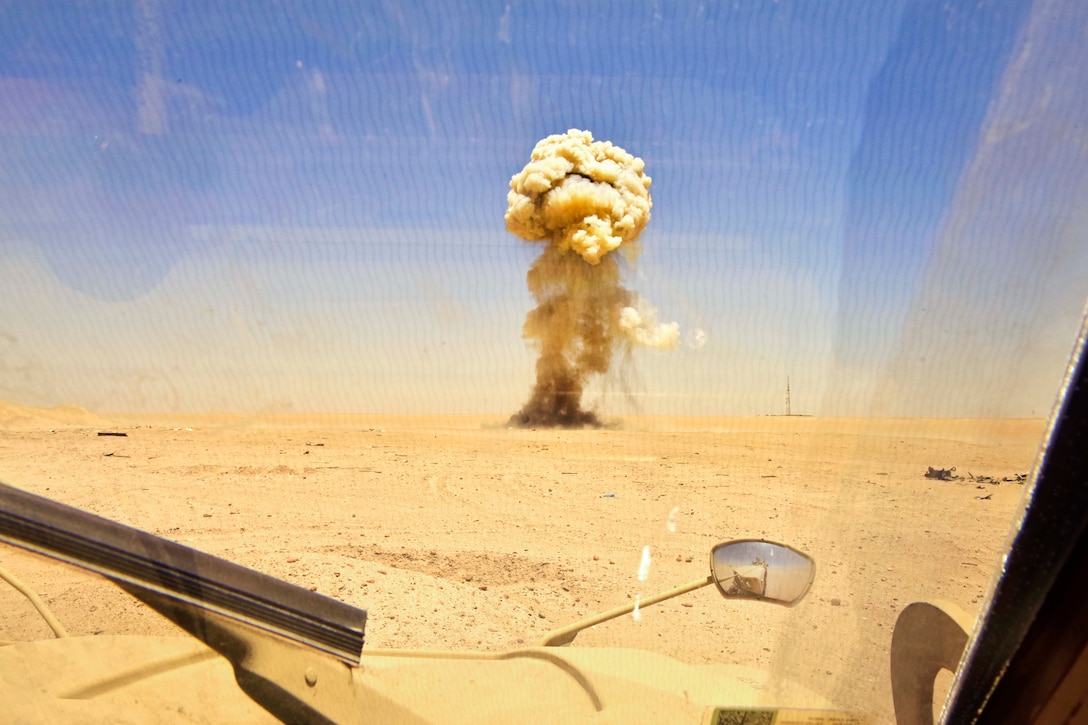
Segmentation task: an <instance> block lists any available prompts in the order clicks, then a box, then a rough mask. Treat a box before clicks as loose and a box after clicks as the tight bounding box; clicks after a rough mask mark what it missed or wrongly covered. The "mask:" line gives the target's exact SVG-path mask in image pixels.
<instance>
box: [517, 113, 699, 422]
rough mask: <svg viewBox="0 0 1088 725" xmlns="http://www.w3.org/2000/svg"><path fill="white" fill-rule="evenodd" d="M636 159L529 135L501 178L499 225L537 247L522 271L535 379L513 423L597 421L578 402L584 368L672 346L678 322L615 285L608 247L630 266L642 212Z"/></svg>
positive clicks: (642, 177) (604, 145)
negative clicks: (530, 302)
mask: <svg viewBox="0 0 1088 725" xmlns="http://www.w3.org/2000/svg"><path fill="white" fill-rule="evenodd" d="M644 167H645V163H644V162H643V161H642V159H640V158H637V157H635V156H633V155H631V154H629V153H628V152H627V151H624V150H623V149H622V148H620V147H619V146H615V145H613V144H612V143H611V142H608V141H594V140H593V135H592V134H591V133H589V132H588V131H579V130H577V129H571V130H570V131H567V133H565V134H556V135H552V136H548V137H547V138H545V139H544V140H542V141H540V142H539V143H537V145H536V146H535V147H534V148H533V153H532V156H531V158H530V161H529V163H528V164H526V166H525V168H524V169H522V170H521V172H519V173H518V174H515V175H514V177H513V178H511V179H510V192H509V193H508V194H507V197H506V199H507V203H508V208H507V211H506V228H507V229H508V230H509V231H511V232H513V233H514V234H516V235H518V236H519V237H521V238H523V239H526V240H528V241H530V242H540V243H542V244H544V245H546V246H545V247H544V251H543V252H542V253H541V255H540V256H539V257H537V259H536V261H534V262H533V265H532V267H531V268H530V269H529V274H528V276H527V281H528V284H529V291H530V292H531V293H532V295H533V297H534V299H535V300H536V302H537V306H536V308H535V309H533V310H532V311H530V312H529V314H528V315H527V317H526V318H525V326H524V329H523V331H522V335H523V337H524V338H525V339H527V340H530V341H532V342H533V343H534V344H535V345H536V346H537V347H538V349H539V351H540V355H539V357H538V359H537V362H536V384H535V385H534V387H533V392H532V395H531V396H530V398H529V401H528V402H527V403H525V405H524V406H523V407H522V409H521V411H519V412H518V413H516V414H515V415H514V416H512V417H511V419H510V422H511V423H512V424H514V425H519V426H525V427H528V426H563V427H583V426H599V425H600V421H599V420H598V418H597V415H596V413H594V412H593V411H591V410H585V409H583V408H582V391H583V389H584V388H585V385H586V382H587V380H588V378H589V377H590V376H591V375H594V374H601V373H604V372H607V371H608V368H609V365H610V363H611V361H612V358H613V355H614V353H615V352H616V351H617V350H620V349H622V350H630V349H631V347H633V346H636V345H637V346H643V347H652V348H658V349H667V348H672V347H675V346H676V344H677V342H678V340H679V337H680V328H679V326H678V325H677V324H676V323H675V322H672V323H669V324H658V323H657V312H656V311H655V310H654V308H653V307H651V306H650V305H649V304H648V303H647V302H646V301H645V300H643V299H641V298H640V297H639V296H638V295H637V294H635V293H634V292H632V291H630V290H628V289H626V288H624V287H623V285H622V284H620V268H619V265H618V263H617V259H616V255H615V254H614V253H616V252H618V253H620V254H622V255H623V257H624V259H625V261H627V262H628V263H629V264H631V265H633V264H634V263H635V260H636V259H637V257H638V251H639V250H638V245H637V244H636V243H635V242H636V240H637V239H638V237H639V235H640V234H641V233H642V230H643V228H644V227H645V226H646V223H647V222H648V221H649V220H650V207H651V206H652V202H651V200H650V177H649V176H647V175H646V174H645V173H643V169H644Z"/></svg>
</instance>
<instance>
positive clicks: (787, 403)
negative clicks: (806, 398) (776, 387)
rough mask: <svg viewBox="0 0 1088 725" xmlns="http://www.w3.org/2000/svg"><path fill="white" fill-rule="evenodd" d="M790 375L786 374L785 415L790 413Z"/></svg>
mask: <svg viewBox="0 0 1088 725" xmlns="http://www.w3.org/2000/svg"><path fill="white" fill-rule="evenodd" d="M790 414H791V413H790V376H789V375H787V376H786V415H790Z"/></svg>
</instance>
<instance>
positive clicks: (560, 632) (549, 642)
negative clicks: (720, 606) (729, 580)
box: [540, 574, 714, 647]
mask: <svg viewBox="0 0 1088 725" xmlns="http://www.w3.org/2000/svg"><path fill="white" fill-rule="evenodd" d="M713 583H714V575H713V574H711V575H709V576H707V577H704V578H702V579H697V580H695V581H693V582H688V583H687V584H684V585H683V586H679V587H676V588H674V589H669V590H667V591H664V592H660V593H659V594H655V595H653V596H652V597H646V598H645V599H640V600H638V601H637V602H628V603H627V604H624V605H623V606H622V607H616V608H615V609H609V610H608V611H607V612H601V613H600V614H595V615H593V616H592V617H587V618H585V619H580V620H578V621H577V622H574V623H573V624H568V625H567V626H566V627H562V628H560V629H554V630H552V631H551V632H548V634H547V635H545V637H544V639H542V640H541V641H540V646H541V647H562V646H565V645H568V644H570V643H571V642H573V641H574V638H575V637H577V636H578V633H579V632H581V631H582V630H583V629H587V628H589V627H592V626H594V625H597V624H600V623H602V622H607V621H608V620H610V619H615V618H616V617H622V616H623V615H625V614H630V613H631V612H633V611H635V607H638V608H640V609H642V608H644V607H648V606H650V605H651V604H657V603H658V602H663V601H665V600H666V599H672V598H673V597H678V596H680V595H681V594H687V593H688V592H693V591H695V590H696V589H702V588H703V587H705V586H709V585H711V584H713Z"/></svg>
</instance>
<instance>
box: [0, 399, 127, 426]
mask: <svg viewBox="0 0 1088 725" xmlns="http://www.w3.org/2000/svg"><path fill="white" fill-rule="evenodd" d="M112 425H113V423H112V422H111V421H109V420H107V419H106V418H103V417H101V416H98V415H95V414H94V413H90V412H88V411H86V410H84V409H83V408H80V407H79V406H76V405H58V406H57V407H55V408H33V407H31V406H28V405H16V404H15V403H5V402H4V401H2V400H0V430H48V429H50V428H108V427H110V426H112Z"/></svg>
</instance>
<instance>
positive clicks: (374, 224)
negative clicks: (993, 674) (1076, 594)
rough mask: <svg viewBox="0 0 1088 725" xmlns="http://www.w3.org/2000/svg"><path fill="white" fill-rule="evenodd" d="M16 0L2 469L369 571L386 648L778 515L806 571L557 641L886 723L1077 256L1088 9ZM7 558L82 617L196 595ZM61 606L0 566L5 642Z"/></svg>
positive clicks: (655, 564)
mask: <svg viewBox="0 0 1088 725" xmlns="http://www.w3.org/2000/svg"><path fill="white" fill-rule="evenodd" d="M4 14H5V16H6V19H5V21H4V22H3V23H0V160H2V161H0V245H2V250H3V253H2V255H0V401H2V402H0V480H2V481H3V482H4V483H8V484H12V485H14V486H17V487H19V488H23V489H26V490H28V491H32V492H34V493H38V494H42V495H45V496H47V497H49V498H53V499H55V500H58V501H61V502H63V503H67V504H71V505H74V506H77V507H79V508H82V509H85V510H87V511H91V512H94V513H97V514H100V515H103V516H106V517H109V518H112V519H115V520H117V521H120V522H122V523H125V524H129V525H132V526H136V527H139V528H141V529H144V530H146V531H149V532H152V533H155V534H159V535H162V536H164V537H167V538H169V539H172V540H174V541H178V542H181V543H184V544H189V545H192V546H194V547H196V548H199V549H201V550H203V551H207V552H209V553H211V554H215V555H217V556H222V557H224V558H227V559H230V560H232V561H235V562H238V563H240V564H243V565H245V566H248V567H252V568H254V569H257V570H259V571H262V572H265V573H268V574H272V575H274V576H276V577H280V578H282V579H284V580H286V581H288V582H292V583H295V584H298V585H300V586H303V587H305V588H308V589H312V590H314V591H317V592H320V593H323V594H326V595H329V596H331V597H335V598H337V599H340V600H343V601H344V602H348V603H350V604H353V605H356V606H359V607H362V608H365V609H367V610H368V612H369V614H370V619H369V620H368V625H367V645H366V646H367V648H368V649H381V648H421V649H456V650H483V651H489V652H500V651H505V650H510V649H514V648H519V647H526V646H530V645H534V644H536V643H538V642H539V641H540V640H541V638H543V637H544V636H545V635H546V634H547V633H548V632H550V631H552V630H555V629H556V628H559V627H562V626H564V625H567V624H568V623H570V622H574V621H576V620H579V619H582V618H584V617H588V616H591V615H594V614H595V613H598V612H601V611H603V610H607V609H610V608H612V607H614V606H618V605H622V604H624V603H625V602H629V601H635V600H644V599H646V598H648V597H651V596H653V595H655V594H657V593H658V592H661V591H663V590H667V589H669V588H671V587H676V586H679V585H683V584H685V583H687V582H689V581H692V580H696V579H698V578H699V577H705V576H707V575H708V570H707V560H708V554H709V551H710V549H711V548H712V547H713V546H714V545H715V544H717V543H718V542H721V541H726V540H730V539H768V540H773V541H776V542H781V543H783V544H786V545H788V546H791V547H793V548H795V549H797V550H800V551H803V552H805V553H807V554H809V555H810V556H811V557H812V558H813V559H814V560H815V562H816V573H815V579H814V581H813V583H812V586H811V589H810V590H809V592H808V594H807V596H806V598H805V599H803V600H802V601H801V602H799V603H798V604H797V605H796V606H794V607H792V608H784V607H774V606H763V605H762V604H760V603H759V602H754V601H753V602H748V601H723V600H722V599H721V598H720V597H719V596H718V594H717V593H716V592H715V591H714V587H707V588H703V589H698V590H692V591H691V592H689V593H686V594H683V595H680V596H677V597H675V598H673V599H669V600H667V601H664V602H662V603H660V604H657V605H655V606H654V607H653V608H649V607H648V608H645V609H643V608H636V609H635V610H634V611H633V612H632V614H631V615H630V616H628V615H624V616H623V617H620V618H618V619H615V620H614V621H610V622H607V623H604V624H600V625H598V626H596V627H593V628H590V629H587V630H586V631H584V632H582V633H581V634H580V635H579V636H578V639H577V641H576V642H575V643H574V645H573V646H574V647H583V648H584V647H626V648H636V649H642V650H649V651H653V652H656V653H660V654H662V655H665V656H667V657H671V658H674V659H676V660H679V661H681V662H686V663H691V664H709V663H714V664H729V665H743V666H745V667H750V668H755V669H758V670H762V671H765V672H768V673H771V675H773V676H774V677H777V678H782V679H788V680H789V681H791V682H795V683H798V684H799V685H800V686H802V687H804V688H807V690H809V691H811V692H815V693H819V694H820V695H821V696H822V697H823V698H826V700H827V701H828V702H831V703H834V704H835V705H836V706H838V707H841V708H843V709H847V710H852V711H858V712H866V713H872V714H875V715H876V716H877V718H878V720H886V719H888V718H889V717H890V716H891V715H890V714H891V694H890V683H889V678H888V674H887V667H888V665H887V661H888V647H889V643H890V639H891V632H892V628H893V626H894V624H895V621H896V616H897V614H898V613H899V611H901V610H902V609H903V607H905V606H906V605H907V604H909V603H911V602H914V601H918V600H923V599H933V598H939V599H944V600H951V601H953V602H955V603H956V604H958V605H959V606H960V607H962V608H963V609H964V610H965V611H966V612H967V614H968V615H969V616H970V617H975V616H976V615H978V614H979V613H980V612H981V611H982V608H983V604H984V597H985V594H986V592H987V589H988V586H989V583H990V580H991V577H992V576H993V573H994V571H995V567H996V566H997V564H998V562H999V560H1000V556H1001V552H1002V548H1003V546H1004V545H1005V543H1006V537H1007V533H1008V530H1009V526H1010V524H1011V522H1012V521H1013V518H1014V515H1015V513H1016V511H1017V507H1018V505H1019V502H1020V501H1021V497H1022V494H1023V492H1024V489H1025V484H1026V483H1027V482H1028V480H1029V474H1030V472H1031V470H1032V465H1033V461H1034V457H1035V455H1036V452H1037V448H1038V445H1039V443H1040V441H1041V440H1042V436H1043V433H1044V429H1045V423H1046V419H1047V417H1048V416H1049V415H1050V413H1051V408H1052V406H1053V405H1054V402H1055V399H1056V396H1057V394H1058V392H1059V386H1060V384H1061V380H1062V375H1063V373H1064V371H1065V367H1066V364H1067V362H1068V357H1069V354H1070V352H1071V350H1072V346H1073V342H1074V339H1075V336H1076V333H1077V331H1078V329H1079V327H1080V322H1081V318H1082V314H1083V309H1084V304H1085V300H1086V298H1088V284H1086V282H1085V280H1088V244H1086V243H1085V239H1084V234H1085V233H1084V229H1085V224H1084V221H1085V218H1084V209H1086V208H1088V204H1085V199H1086V196H1088V178H1086V172H1085V169H1086V168H1088V165H1086V164H1085V163H1084V157H1083V156H1084V148H1085V146H1084V138H1083V131H1082V130H1081V129H1083V127H1084V126H1083V122H1084V120H1085V117H1086V115H1088V108H1086V101H1088V99H1086V94H1085V91H1084V89H1083V84H1082V83H1080V82H1079V80H1078V75H1077V74H1078V69H1079V68H1083V67H1084V65H1085V63H1086V62H1088V59H1086V58H1085V57H1084V56H1085V51H1084V50H1083V48H1084V47H1086V46H1085V45H1084V44H1083V43H1079V41H1077V38H1079V37H1081V35H1083V28H1084V22H1085V20H1084V17H1083V16H1084V11H1082V10H1081V9H1079V6H1076V5H1075V4H1072V3H1058V2H1035V3H1031V2H1013V3H1004V4H1001V5H1000V6H998V7H993V6H990V5H987V4H983V5H981V6H976V4H970V3H963V4H955V3H953V4H944V5H937V4H934V3H929V2H922V1H920V0H919V1H917V2H911V1H904V2H891V3H832V4H827V3H821V4H812V3H804V2H787V1H785V0H783V1H782V2H774V3H742V4H740V5H739V6H738V7H734V6H733V5H728V4H717V3H705V4H684V5H681V6H667V5H662V6H660V7H658V6H653V5H645V6H639V7H634V8H633V7H631V6H630V5H629V4H627V3H604V4H598V5H591V6H585V5H583V4H543V5H536V4H529V3H513V2H511V3H492V4H490V5H486V6H480V7H477V6H475V5H472V6H468V5H466V6H463V7H461V6H458V7H452V6H442V7H441V8H439V6H437V5H434V6H431V5H426V4H423V5H420V6H418V7H416V6H408V5H399V4H392V5H384V6H381V7H373V6H371V5H368V4H332V5H320V6H312V7H311V6H310V5H309V4H306V3H297V4H286V5H276V6H271V7H266V6H264V5H263V4H241V5H232V6H229V7H224V8H208V7H196V6H191V5H189V4H177V3H165V2H159V1H158V0H137V1H134V2H116V3H107V4H104V5H101V6H84V5H79V4H72V5H63V6H62V5H50V6H48V7H47V8H40V7H32V6H31V5H29V4H27V5H18V4H16V5H9V6H8V7H7V9H6V10H5V13H4ZM1069 28H1079V30H1078V31H1077V32H1069V31H1068V29H1069ZM1077 33H1081V35H1078V34H1077ZM0 565H2V566H3V567H5V568H6V569H8V570H11V571H13V572H16V573H18V575H19V576H20V578H21V579H22V580H23V581H25V582H26V583H27V584H28V586H30V587H31V588H32V589H34V590H35V591H37V592H38V593H39V594H40V595H41V596H42V598H43V599H44V600H45V601H46V602H47V603H48V604H49V605H50V606H51V607H52V608H53V610H54V611H55V613H56V615H57V617H58V618H59V619H61V620H62V621H64V622H65V623H66V626H67V628H68V630H69V632H70V633H71V634H72V635H98V636H105V635H112V634H119V633H130V634H156V635H157V634H171V635H176V634H178V630H177V629H176V628H174V627H173V625H171V624H170V623H169V622H167V621H165V620H163V619H161V618H159V617H158V616H157V615H155V614H154V613H152V612H150V611H149V610H148V609H147V608H146V607H144V606H143V605H141V604H138V603H136V602H135V601H134V600H132V599H131V598H129V597H128V595H126V594H125V593H123V592H121V591H120V590H118V589H116V588H115V587H113V586H111V585H109V584H108V583H106V582H104V581H100V580H97V579H93V578H88V577H86V576H84V575H82V574H80V573H78V572H77V571H75V570H73V569H70V568H67V567H63V566H61V565H58V564H54V563H51V562H49V561H48V560H45V559H42V558H40V557H35V556H32V555H30V554H28V553H26V552H23V551H20V550H17V549H15V548H9V547H4V548H0ZM50 636H52V634H51V632H50V631H49V629H48V627H46V625H45V623H44V622H42V621H41V620H40V619H39V618H38V615H37V614H36V613H35V612H34V611H33V609H32V608H30V607H29V605H28V604H27V603H26V602H25V600H24V599H23V598H22V596H21V595H19V594H18V593H16V592H15V591H14V590H13V589H9V588H8V587H6V586H0V640H2V641H28V640H39V639H45V638H48V637H50ZM2 652H3V648H2V647H0V653H2ZM942 686H943V687H944V688H947V682H945V683H944V684H943V685H942ZM939 689H940V688H939ZM722 704H723V705H724V704H728V703H722Z"/></svg>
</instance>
